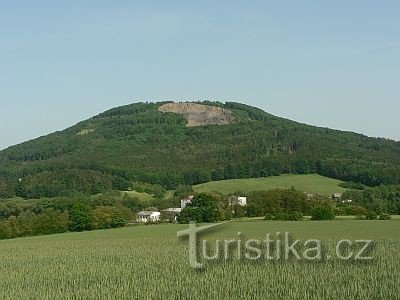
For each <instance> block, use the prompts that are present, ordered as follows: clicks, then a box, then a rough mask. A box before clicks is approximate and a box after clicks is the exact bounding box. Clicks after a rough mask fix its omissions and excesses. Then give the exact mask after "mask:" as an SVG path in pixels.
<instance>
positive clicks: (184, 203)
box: [181, 195, 194, 209]
mask: <svg viewBox="0 0 400 300" xmlns="http://www.w3.org/2000/svg"><path fill="white" fill-rule="evenodd" d="M193 199H194V196H192V195H191V196H187V197H186V198H184V199H181V209H185V208H186V206H187V205H188V204H191V203H192V201H193Z"/></svg>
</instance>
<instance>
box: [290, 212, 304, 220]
mask: <svg viewBox="0 0 400 300" xmlns="http://www.w3.org/2000/svg"><path fill="white" fill-rule="evenodd" d="M301 220H303V214H302V213H301V212H298V211H293V212H291V213H289V221H301Z"/></svg>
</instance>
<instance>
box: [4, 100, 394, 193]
mask: <svg viewBox="0 0 400 300" xmlns="http://www.w3.org/2000/svg"><path fill="white" fill-rule="evenodd" d="M312 173H317V174H320V175H323V176H327V177H331V178H336V179H339V180H345V181H354V182H360V183H363V184H365V185H368V186H376V185H380V184H399V183H400V143H399V142H395V141H391V140H387V139H379V138H369V137H366V136H364V135H360V134H356V133H351V132H342V131H337V130H332V129H327V128H319V127H314V126H309V125H305V124H300V123H297V122H294V121H290V120H286V119H283V118H279V117H276V116H273V115H271V114H268V113H266V112H264V111H262V110H260V109H258V108H254V107H250V106H247V105H244V104H240V103H235V102H227V103H220V102H208V101H205V102H201V103H190V104H186V103H184V104H176V103H175V104H174V103H171V102H162V103H135V104H131V105H127V106H122V107H117V108H114V109H111V110H108V111H106V112H104V113H101V114H99V115H97V116H95V117H93V118H90V119H88V120H85V121H82V122H80V123H78V124H76V125H75V126H72V127H70V128H67V129H65V130H63V131H60V132H55V133H53V134H50V135H48V136H44V137H40V138H38V139H34V140H31V141H28V142H25V143H22V144H20V145H17V146H13V147H10V148H8V149H6V150H3V151H1V152H0V197H2V198H7V197H13V196H15V195H17V196H20V197H23V198H41V197H55V196H70V195H74V194H76V193H79V194H97V193H101V192H104V191H106V190H110V189H119V190H127V189H129V187H131V186H132V183H133V182H146V183H151V184H156V185H160V186H162V187H163V188H166V189H175V188H176V187H177V186H178V185H179V184H186V185H196V184H200V183H205V182H210V181H218V180H226V179H241V178H257V177H268V176H273V175H280V174H312Z"/></svg>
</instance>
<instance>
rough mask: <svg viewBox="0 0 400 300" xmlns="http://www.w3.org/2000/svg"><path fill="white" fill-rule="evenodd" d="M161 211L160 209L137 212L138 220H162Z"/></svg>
mask: <svg viewBox="0 0 400 300" xmlns="http://www.w3.org/2000/svg"><path fill="white" fill-rule="evenodd" d="M160 217H161V213H160V212H158V211H141V212H139V213H138V214H137V219H136V221H137V222H141V223H147V222H157V221H160Z"/></svg>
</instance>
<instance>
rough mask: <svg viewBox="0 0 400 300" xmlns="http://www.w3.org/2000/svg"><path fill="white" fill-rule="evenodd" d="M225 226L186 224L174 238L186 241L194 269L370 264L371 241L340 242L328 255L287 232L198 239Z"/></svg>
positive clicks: (311, 241) (318, 246)
mask: <svg viewBox="0 0 400 300" xmlns="http://www.w3.org/2000/svg"><path fill="white" fill-rule="evenodd" d="M222 224H226V223H219V224H212V225H206V226H202V227H198V226H197V225H196V223H195V222H192V223H190V225H189V228H188V229H187V230H183V231H179V232H178V233H177V236H178V238H180V239H184V238H188V240H189V264H190V266H191V267H192V268H194V269H204V268H205V265H206V262H215V261H226V262H228V261H234V260H236V261H239V262H240V261H248V262H254V261H260V260H264V261H291V260H295V261H301V260H304V261H310V262H315V261H317V262H326V261H330V260H332V259H337V260H340V261H371V260H373V256H372V252H373V241H372V240H348V239H343V240H340V241H338V242H337V243H336V244H335V247H334V248H335V249H334V254H333V255H328V254H327V250H326V247H324V244H323V242H322V241H321V240H319V239H308V240H303V241H302V240H296V239H293V238H292V237H291V235H290V233H289V232H284V233H281V232H276V233H273V234H271V233H267V234H266V235H265V238H264V239H245V238H244V235H243V234H242V233H241V232H238V233H237V238H236V239H217V240H209V239H206V238H202V237H203V236H204V234H205V233H207V232H209V231H211V230H212V229H215V228H216V227H218V226H220V225H222Z"/></svg>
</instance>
